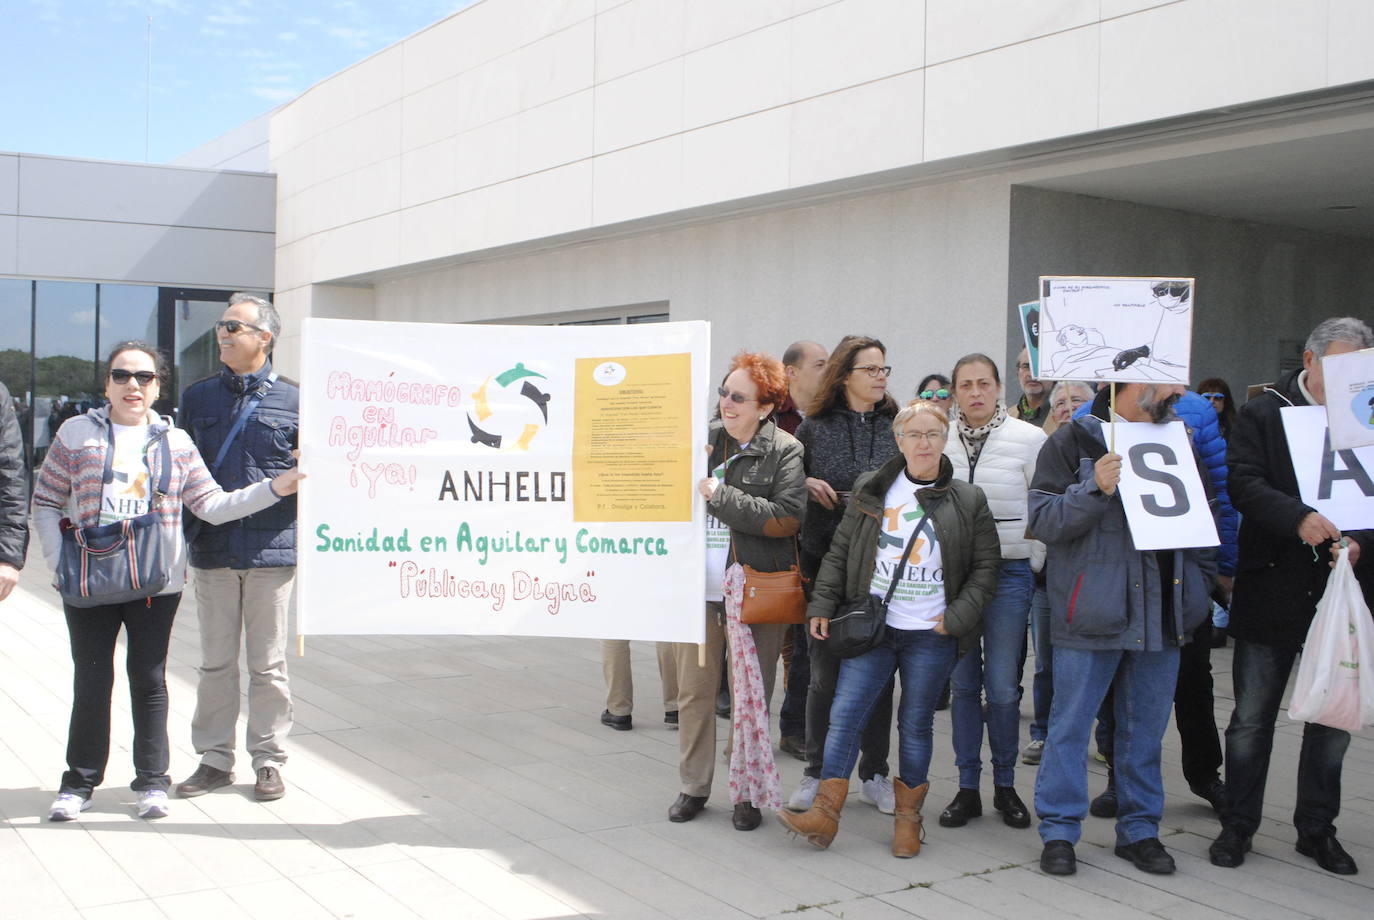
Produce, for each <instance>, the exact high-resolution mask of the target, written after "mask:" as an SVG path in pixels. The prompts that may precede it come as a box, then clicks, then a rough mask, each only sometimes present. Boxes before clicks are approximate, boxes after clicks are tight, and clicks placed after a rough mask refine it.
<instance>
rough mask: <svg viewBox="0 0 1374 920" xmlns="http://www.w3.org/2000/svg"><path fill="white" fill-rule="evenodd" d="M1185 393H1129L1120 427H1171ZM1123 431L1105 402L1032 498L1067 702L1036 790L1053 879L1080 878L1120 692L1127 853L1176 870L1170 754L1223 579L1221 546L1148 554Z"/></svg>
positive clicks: (1059, 683)
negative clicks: (1105, 728)
mask: <svg viewBox="0 0 1374 920" xmlns="http://www.w3.org/2000/svg"><path fill="white" fill-rule="evenodd" d="M1182 393H1183V387H1181V386H1176V385H1168V384H1139V383H1132V384H1127V385H1125V386H1119V387H1118V389H1117V399H1116V408H1117V415H1118V416H1119V417H1120V418H1121V420H1123V421H1128V422H1153V423H1156V424H1158V423H1162V422H1166V421H1171V420H1173V419H1174V418H1175V417H1176V416H1174V414H1173V413H1172V411H1171V406H1172V404H1173V403H1174V402H1176V401H1177V399H1178V397H1179V396H1180V395H1181V394H1182ZM1110 420H1111V414H1110V412H1109V410H1108V407H1107V396H1106V394H1105V393H1103V394H1099V398H1098V399H1097V400H1096V401H1095V402H1094V403H1093V410H1092V413H1091V414H1090V415H1088V416H1085V417H1082V418H1077V419H1074V420H1073V421H1072V422H1070V423H1069V424H1067V425H1064V426H1062V427H1060V428H1059V429H1058V430H1057V431H1055V432H1054V434H1053V435H1051V436H1050V439H1049V440H1048V441H1047V442H1046V443H1045V446H1044V448H1042V449H1041V451H1040V458H1039V461H1038V462H1037V464H1036V469H1035V478H1034V480H1033V481H1032V482H1031V490H1030V495H1029V517H1030V528H1029V529H1030V532H1031V533H1033V534H1034V535H1035V537H1036V538H1037V539H1039V540H1042V541H1044V543H1045V545H1046V547H1047V549H1048V560H1047V562H1046V570H1047V571H1048V572H1049V582H1048V593H1049V598H1050V607H1051V613H1050V634H1051V643H1052V645H1053V648H1054V703H1053V708H1052V709H1051V710H1050V722H1049V739H1048V741H1047V743H1046V745H1045V753H1044V758H1043V760H1042V761H1041V764H1040V775H1039V777H1038V780H1037V783H1036V788H1035V807H1036V811H1037V813H1038V814H1039V816H1040V837H1041V839H1042V840H1043V841H1044V844H1045V848H1044V851H1043V852H1042V853H1041V857H1040V866H1041V869H1042V870H1044V871H1045V872H1047V873H1049V874H1052V875H1070V874H1072V873H1073V872H1075V871H1076V870H1077V860H1076V858H1075V856H1074V850H1073V847H1074V844H1075V843H1077V842H1078V838H1079V836H1080V834H1081V831H1082V821H1083V816H1084V815H1085V814H1086V813H1087V811H1088V780H1087V766H1086V764H1085V763H1084V759H1085V756H1086V754H1087V747H1088V737H1089V735H1090V733H1091V726H1092V718H1093V715H1094V714H1096V712H1097V710H1098V707H1099V706H1100V705H1101V703H1102V700H1103V698H1104V697H1105V696H1106V694H1107V690H1108V688H1110V687H1113V685H1114V686H1115V697H1116V719H1117V724H1116V737H1117V739H1118V740H1119V741H1121V742H1122V743H1121V744H1120V745H1119V746H1118V749H1117V752H1116V754H1117V757H1116V772H1117V790H1118V798H1119V802H1120V807H1119V810H1118V812H1117V816H1116V839H1117V845H1116V851H1115V852H1116V855H1117V856H1120V857H1121V858H1123V859H1127V860H1130V861H1131V862H1132V863H1133V864H1134V865H1135V866H1136V867H1137V868H1138V869H1141V870H1142V871H1145V872H1153V873H1160V874H1163V873H1169V872H1173V871H1174V860H1173V857H1171V856H1170V855H1169V854H1168V853H1167V852H1166V851H1165V849H1164V847H1163V845H1162V844H1161V843H1160V842H1159V821H1160V819H1161V817H1162V816H1163V813H1164V783H1163V778H1162V776H1161V773H1160V748H1161V742H1162V739H1163V736H1164V730H1165V728H1166V727H1167V726H1168V724H1169V708H1170V702H1171V701H1172V699H1173V689H1174V685H1175V682H1176V680H1177V677H1178V660H1179V649H1180V648H1181V647H1182V646H1183V645H1185V644H1186V643H1187V641H1188V638H1189V635H1190V634H1191V633H1192V631H1193V630H1194V629H1196V628H1197V626H1198V625H1199V624H1201V623H1202V622H1203V621H1204V620H1205V619H1206V617H1207V614H1208V612H1209V610H1210V608H1211V602H1210V595H1211V589H1212V582H1213V578H1214V576H1215V574H1216V558H1215V557H1216V552H1215V550H1214V549H1211V548H1208V549H1173V550H1158V551H1154V550H1150V551H1140V550H1137V549H1136V548H1135V545H1134V542H1133V539H1132V537H1131V530H1130V527H1129V525H1128V524H1127V521H1126V509H1125V506H1124V505H1123V504H1122V501H1121V498H1120V496H1119V495H1118V493H1117V484H1118V483H1119V482H1120V480H1121V457H1120V456H1119V455H1118V454H1115V453H1111V452H1110V451H1108V449H1107V433H1106V431H1105V430H1104V425H1105V424H1107V423H1109V422H1110ZM1199 473H1201V463H1200V462H1199ZM1203 481H1204V485H1205V484H1206V478H1205V477H1204V479H1203ZM1208 491H1209V493H1210V489H1209V490H1208Z"/></svg>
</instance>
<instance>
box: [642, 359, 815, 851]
mask: <svg viewBox="0 0 1374 920" xmlns="http://www.w3.org/2000/svg"><path fill="white" fill-rule="evenodd" d="M716 392H717V393H718V394H719V400H718V402H717V406H716V412H717V416H718V417H717V418H716V419H715V420H714V421H713V422H712V423H711V428H710V435H709V442H708V444H707V451H708V452H709V460H708V461H707V469H708V475H707V476H706V478H705V479H703V480H701V482H699V483H698V484H697V490H698V491H699V492H700V493H701V495H702V497H704V498H705V499H706V513H707V518H706V586H705V589H706V598H705V599H706V650H705V653H706V662H707V665H706V666H705V667H702V666H701V665H700V664H699V663H698V661H699V659H698V655H699V651H698V646H697V645H695V644H694V643H687V642H682V643H675V644H674V649H673V652H674V655H675V656H676V659H677V672H678V690H677V704H678V729H679V731H678V746H679V759H678V773H679V776H680V778H681V780H682V792H681V794H680V795H678V797H677V801H675V802H673V804H672V806H671V807H670V808H669V809H668V820H669V821H673V822H677V823H681V822H683V821H690V820H692V819H693V818H695V817H696V816H697V815H698V814H699V813H700V812H701V810H702V809H703V808H704V807H706V799H707V798H708V797H709V796H710V794H711V780H712V778H713V777H714V775H715V754H716V692H717V690H718V689H719V687H720V668H719V667H718V666H717V662H719V661H720V660H721V655H722V649H723V647H724V645H725V603H724V601H725V597H724V591H723V585H724V580H725V570H726V569H727V568H728V567H729V566H730V565H731V564H733V563H735V562H739V563H741V564H742V565H747V566H750V567H751V568H753V569H756V570H758V571H761V572H781V571H785V570H787V569H788V568H789V567H791V566H794V565H796V564H797V550H796V541H795V539H794V537H795V536H796V534H797V532H798V531H799V530H800V529H801V516H802V512H803V511H804V510H805V508H806V477H805V473H804V472H803V470H802V448H801V445H800V444H799V443H797V439H796V438H794V437H792V436H791V435H790V434H788V433H787V432H785V431H783V430H782V429H780V428H779V427H778V426H777V424H776V423H775V422H774V421H773V420H772V419H771V418H770V416H771V415H772V414H773V410H774V409H776V408H777V407H778V405H779V404H780V403H781V402H782V401H783V399H784V398H785V397H786V396H787V376H786V374H785V373H784V372H783V368H782V363H781V362H780V361H778V360H777V359H775V358H773V357H772V356H771V355H765V354H759V353H751V352H745V351H742V352H740V353H739V354H737V355H735V357H734V360H733V361H731V363H730V372H729V373H728V374H726V375H725V380H723V381H722V382H721V385H720V387H718V388H717V391H716ZM749 629H750V631H751V633H752V635H753V640H754V647H755V649H756V650H757V656H758V662H757V665H758V670H759V673H760V675H761V677H762V679H763V690H764V698H765V705H766V701H767V697H768V695H769V693H770V691H771V690H772V687H773V677H774V674H775V673H776V670H777V664H778V653H779V652H780V651H781V650H782V638H783V633H784V631H785V630H786V629H787V627H786V626H785V625H783V624H780V623H779V624H754V625H752V626H750V627H749ZM732 670H733V668H732ZM734 698H735V701H736V703H737V704H738V703H739V701H740V699H741V694H739V693H738V692H737V693H736V694H735V697H734ZM736 708H737V709H739V706H738V705H737V707H736ZM734 715H735V719H737V720H738V719H739V718H741V716H742V713H741V712H738V711H737V712H736V713H735V714H734ZM751 715H757V713H751ZM763 718H764V719H765V720H766V718H767V716H766V713H765V714H764V716H763ZM765 739H766V735H765ZM765 743H766V740H765ZM728 750H729V747H728V746H727V751H728ZM732 820H733V823H734V826H735V829H736V830H741V831H752V830H753V829H754V828H756V827H758V826H759V822H760V821H762V815H761V814H760V813H759V810H758V807H757V806H756V805H755V804H754V803H753V802H749V801H743V802H739V803H737V804H736V805H735V808H734V816H733V818H732Z"/></svg>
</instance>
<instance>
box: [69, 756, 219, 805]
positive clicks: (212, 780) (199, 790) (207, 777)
mask: <svg viewBox="0 0 1374 920" xmlns="http://www.w3.org/2000/svg"><path fill="white" fill-rule="evenodd" d="M233 782H234V774H233V773H230V772H229V771H228V770H220V769H216V768H215V767H212V766H209V765H208V764H201V765H200V766H198V767H196V772H194V773H192V774H191V775H190V776H188V777H186V780H185V782H183V783H182V784H181V785H179V786H177V795H179V796H181V797H182V798H183V799H192V798H195V797H196V796H198V795H204V794H205V793H207V792H214V791H215V790H216V789H220V788H222V787H224V786H229V785H232V784H233ZM87 798H88V799H89V798H90V796H89V795H88V796H87Z"/></svg>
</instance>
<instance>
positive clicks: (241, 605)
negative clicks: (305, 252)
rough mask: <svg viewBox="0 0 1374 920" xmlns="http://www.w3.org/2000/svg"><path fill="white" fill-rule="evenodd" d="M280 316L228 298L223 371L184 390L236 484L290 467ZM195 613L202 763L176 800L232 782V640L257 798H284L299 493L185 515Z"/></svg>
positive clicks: (195, 432)
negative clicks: (211, 518)
mask: <svg viewBox="0 0 1374 920" xmlns="http://www.w3.org/2000/svg"><path fill="white" fill-rule="evenodd" d="M280 332H281V319H280V317H279V316H278V314H277V310H276V308H275V307H273V306H272V304H271V303H270V302H269V301H267V300H264V299H263V298H261V297H256V296H254V295H251V294H243V293H239V294H234V295H233V296H232V297H230V298H229V307H228V309H226V310H225V311H224V315H223V316H222V317H221V318H220V320H219V322H217V323H216V324H215V337H216V339H217V340H218V343H219V354H220V360H221V361H222V362H223V364H224V367H223V368H222V369H221V370H220V372H219V373H218V374H217V375H215V376H212V377H206V378H205V379H203V380H198V381H196V382H195V383H193V384H192V385H191V386H189V387H187V389H186V393H185V395H184V396H183V397H182V403H181V414H180V419H179V422H180V424H181V426H182V427H184V428H186V429H187V430H189V431H190V432H191V437H192V438H193V439H194V440H195V442H196V447H197V448H199V450H200V453H201V456H203V457H204V458H205V462H206V464H207V465H208V466H209V467H210V472H211V473H213V474H214V477H215V480H216V481H217V482H218V483H219V484H220V486H222V487H223V488H225V489H227V490H232V489H239V488H242V487H243V486H246V485H248V484H250V483H253V482H257V481H259V480H261V479H266V478H270V477H272V476H275V475H277V474H278V473H280V472H282V471H285V470H289V469H291V468H292V467H293V466H295V459H294V458H293V456H292V451H293V450H294V449H295V447H296V444H297V429H298V425H299V406H300V390H299V389H298V388H297V386H296V384H295V383H294V382H293V381H291V380H288V379H286V378H285V377H280V376H278V375H277V374H276V373H275V372H274V371H273V370H272V361H271V354H272V347H273V345H275V344H276V341H277V336H278V334H279V333H280ZM187 542H188V543H189V544H190V547H191V567H192V568H193V569H194V570H195V579H194V581H195V588H196V606H197V610H198V613H199V618H200V650H201V667H200V681H199V684H198V686H197V690H196V712H195V716H194V717H193V719H192V722H191V742H192V744H193V745H194V746H195V749H196V753H197V754H199V755H200V758H201V760H200V766H199V767H197V768H196V771H195V772H194V773H192V774H191V776H190V777H189V778H187V780H186V781H185V782H183V783H181V785H179V786H178V787H177V793H178V794H179V795H181V796H183V797H187V798H189V797H191V796H197V795H204V794H205V793H207V792H211V791H213V790H215V789H218V788H220V787H222V786H227V785H229V784H230V783H232V782H234V774H233V772H232V771H233V768H234V730H235V726H236V724H237V722H238V716H239V646H240V644H242V645H243V647H244V648H245V651H246V655H247V659H248V661H247V664H248V731H247V736H246V739H245V740H246V747H247V750H248V753H249V755H250V756H251V757H252V761H253V773H254V780H255V782H254V787H253V794H254V796H255V797H256V798H257V799H258V801H260V802H266V801H271V800H273V799H279V798H281V797H282V796H283V795H284V794H285V792H286V787H285V785H284V784H283V782H282V778H281V768H282V766H283V765H284V764H285V763H286V752H285V751H284V750H283V748H282V744H283V742H284V741H285V740H286V735H287V733H288V732H290V730H291V721H292V720H291V691H290V688H289V687H288V685H287V674H286V640H287V631H288V625H287V611H288V606H289V604H290V600H291V589H292V586H293V584H294V581H295V574H296V499H295V497H294V496H289V497H287V498H285V499H283V500H282V501H280V502H278V503H277V504H275V505H273V506H272V507H271V508H268V509H266V510H264V511H259V512H257V513H256V514H252V515H249V516H248V517H246V518H243V519H242V520H238V521H232V522H230V523H228V524H223V525H211V524H203V523H201V522H199V521H193V520H192V519H190V518H189V516H188V518H187Z"/></svg>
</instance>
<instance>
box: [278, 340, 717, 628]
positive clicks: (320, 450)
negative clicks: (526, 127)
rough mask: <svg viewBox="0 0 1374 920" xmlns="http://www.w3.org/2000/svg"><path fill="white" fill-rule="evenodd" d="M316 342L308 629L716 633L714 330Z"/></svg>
mask: <svg viewBox="0 0 1374 920" xmlns="http://www.w3.org/2000/svg"><path fill="white" fill-rule="evenodd" d="M301 343H302V348H301V384H300V386H301V451H302V457H301V465H302V469H303V470H304V471H305V472H306V473H307V474H308V476H309V478H308V479H307V480H306V483H307V484H308V485H307V486H306V487H303V488H302V489H301V494H300V512H299V514H300V517H299V537H298V555H297V559H298V572H297V586H298V592H299V593H298V605H297V606H298V626H299V632H300V633H301V634H302V635H308V634H485V635H533V636H570V637H586V638H609V639H655V640H664V641H678V642H700V641H702V639H703V634H704V620H703V617H702V603H703V601H702V593H701V588H700V585H701V578H702V576H701V573H702V571H703V566H704V565H705V530H704V518H703V509H702V502H701V500H700V499H699V498H698V496H697V493H696V489H695V484H696V481H697V480H698V479H699V478H701V477H702V476H704V475H705V453H704V452H703V451H702V449H701V448H702V446H703V445H704V444H705V443H706V416H707V412H706V406H705V404H704V403H703V397H704V394H706V393H707V392H708V391H709V389H710V386H709V380H708V369H707V360H708V355H709V327H708V326H707V324H705V323H700V322H694V323H666V324H655V325H653V326H631V325H626V326H588V327H570V326H519V327H512V326H483V325H458V324H429V323H392V322H360V321H349V320H334V319H314V318H312V319H307V320H305V323H304V326H303V330H302V336H301ZM689 586H690V587H689Z"/></svg>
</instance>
